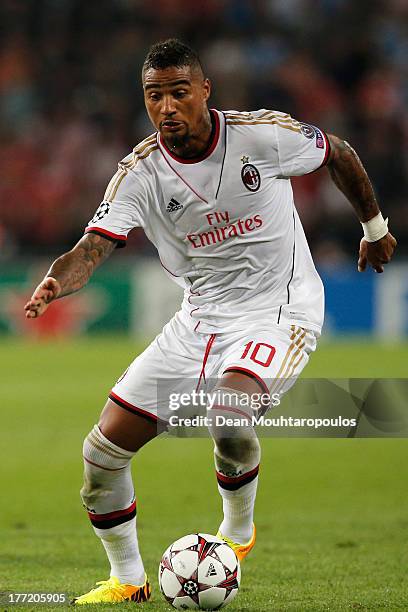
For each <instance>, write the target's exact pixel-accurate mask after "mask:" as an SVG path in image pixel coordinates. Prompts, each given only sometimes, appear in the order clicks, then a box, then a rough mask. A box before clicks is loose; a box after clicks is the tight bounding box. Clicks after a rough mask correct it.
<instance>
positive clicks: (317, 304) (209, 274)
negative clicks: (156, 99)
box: [86, 109, 329, 334]
mask: <svg viewBox="0 0 408 612" xmlns="http://www.w3.org/2000/svg"><path fill="white" fill-rule="evenodd" d="M211 114H212V119H213V124H214V126H215V127H214V129H213V136H212V141H211V143H210V145H209V147H208V149H207V151H206V153H205V155H203V156H202V157H201V158H195V159H194V160H186V159H180V158H178V157H177V156H175V155H174V154H173V153H171V152H170V151H169V150H168V149H167V148H166V146H165V144H164V142H163V141H162V139H161V137H160V135H159V134H158V133H156V134H153V135H152V136H149V137H148V138H146V139H145V140H144V141H143V142H141V143H140V144H139V145H138V146H137V147H136V148H135V149H134V150H133V152H132V153H131V154H130V155H128V156H127V157H125V159H124V160H123V161H122V162H120V163H119V170H118V172H117V173H116V174H115V175H114V176H113V178H112V180H111V181H110V183H109V185H108V188H107V190H106V192H105V196H104V200H103V202H102V204H101V205H100V206H99V208H98V210H97V211H96V214H95V216H94V217H93V219H92V220H91V221H90V223H89V224H88V226H87V228H86V231H87V232H95V233H99V234H101V235H103V236H105V237H109V238H112V239H114V240H116V241H118V245H119V246H123V245H124V244H125V242H126V238H127V235H128V233H129V231H130V230H131V229H133V228H134V227H142V228H143V229H144V231H145V233H146V235H147V237H148V238H149V239H150V240H151V242H152V243H153V244H154V245H155V246H156V248H157V250H158V253H159V257H160V261H161V263H162V265H163V267H164V268H165V270H166V271H167V272H168V274H169V276H170V278H172V279H173V280H174V281H175V282H177V283H178V284H179V285H181V286H182V287H184V290H185V292H184V300H183V304H182V311H183V312H184V314H185V316H186V318H188V320H189V321H190V322H191V326H192V327H193V328H194V329H195V330H196V331H198V332H202V333H206V334H207V333H217V332H224V331H225V332H226V331H232V330H239V329H247V328H248V327H250V326H251V325H254V324H257V325H258V327H259V322H260V321H265V323H277V324H280V325H285V326H288V325H298V326H300V327H304V328H306V329H310V330H313V331H314V332H316V333H318V334H319V333H320V330H321V326H322V323H323V309H324V294H323V285H322V282H321V280H320V277H319V275H318V274H317V272H316V269H315V267H314V264H313V261H312V257H311V254H310V251H309V247H308V244H307V241H306V238H305V234H304V231H303V228H302V225H301V222H300V219H299V216H298V214H297V211H296V209H295V206H294V201H293V192H292V187H291V183H290V180H289V179H290V177H291V176H297V175H302V174H307V173H309V172H313V171H314V170H316V169H317V168H319V167H320V166H321V165H323V164H324V163H325V161H326V159H327V156H328V153H329V145H328V141H327V138H326V136H325V134H324V132H322V131H321V130H319V129H318V128H316V127H314V126H309V125H307V124H302V123H299V122H297V121H295V120H294V119H292V118H291V117H290V116H289V115H287V114H284V113H281V112H278V111H268V110H265V109H261V110H258V111H253V112H245V113H240V112H236V111H228V112H219V111H216V110H211ZM158 299H160V298H158Z"/></svg>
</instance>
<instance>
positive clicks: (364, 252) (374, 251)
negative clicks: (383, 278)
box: [358, 232, 397, 273]
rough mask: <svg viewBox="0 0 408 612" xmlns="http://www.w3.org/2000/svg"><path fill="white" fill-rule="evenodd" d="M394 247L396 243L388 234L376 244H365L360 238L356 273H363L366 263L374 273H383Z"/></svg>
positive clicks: (365, 241)
mask: <svg viewBox="0 0 408 612" xmlns="http://www.w3.org/2000/svg"><path fill="white" fill-rule="evenodd" d="M396 246H397V241H396V240H395V238H394V236H393V235H392V234H390V232H388V234H386V235H385V236H384V237H383V238H380V240H377V241H376V242H367V240H365V239H364V238H362V239H361V242H360V255H359V259H358V271H359V272H364V270H365V269H366V267H367V263H369V264H370V266H371V267H372V268H373V269H374V270H375V272H379V273H381V272H384V265H385V264H387V263H389V262H390V261H391V257H392V255H393V253H394V250H395V247H396Z"/></svg>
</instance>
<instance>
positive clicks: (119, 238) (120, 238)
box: [85, 227, 127, 242]
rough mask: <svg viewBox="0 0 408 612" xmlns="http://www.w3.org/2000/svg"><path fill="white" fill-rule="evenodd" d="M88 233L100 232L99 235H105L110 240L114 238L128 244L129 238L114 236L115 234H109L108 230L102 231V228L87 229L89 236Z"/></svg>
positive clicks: (119, 235)
mask: <svg viewBox="0 0 408 612" xmlns="http://www.w3.org/2000/svg"><path fill="white" fill-rule="evenodd" d="M88 232H98V233H99V234H105V235H106V236H109V238H114V239H115V240H122V241H124V242H126V240H127V236H122V235H121V234H114V233H113V232H109V231H108V230H106V229H102V228H100V227H87V228H86V230H85V234H87V233H88Z"/></svg>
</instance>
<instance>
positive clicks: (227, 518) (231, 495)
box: [218, 477, 258, 544]
mask: <svg viewBox="0 0 408 612" xmlns="http://www.w3.org/2000/svg"><path fill="white" fill-rule="evenodd" d="M257 485H258V477H256V478H255V479H254V480H253V481H252V482H250V483H249V484H247V485H244V486H243V487H242V488H241V489H238V491H227V490H225V489H223V488H221V487H220V486H218V490H219V492H220V495H221V496H222V508H223V511H224V520H223V521H222V523H221V525H220V532H221V533H222V535H224V536H226V537H227V538H230V540H232V541H233V542H237V543H239V544H246V543H247V542H248V541H249V540H250V539H251V537H252V531H253V522H254V508H255V498H256V488H257Z"/></svg>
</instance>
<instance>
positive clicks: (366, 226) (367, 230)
mask: <svg viewBox="0 0 408 612" xmlns="http://www.w3.org/2000/svg"><path fill="white" fill-rule="evenodd" d="M361 225H362V226H363V231H364V239H365V240H367V242H377V240H380V238H384V236H386V234H388V218H387V219H384V218H383V216H382V214H381V213H380V212H379V213H378V215H376V216H375V217H373V218H372V219H370V220H369V221H365V222H364V223H361Z"/></svg>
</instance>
